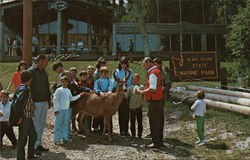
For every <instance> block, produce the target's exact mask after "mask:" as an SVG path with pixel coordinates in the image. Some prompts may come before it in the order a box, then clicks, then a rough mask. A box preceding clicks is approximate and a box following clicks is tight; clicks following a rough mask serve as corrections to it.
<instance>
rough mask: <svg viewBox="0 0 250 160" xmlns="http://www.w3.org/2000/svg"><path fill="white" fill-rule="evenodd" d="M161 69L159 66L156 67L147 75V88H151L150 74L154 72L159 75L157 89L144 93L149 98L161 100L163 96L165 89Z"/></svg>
mask: <svg viewBox="0 0 250 160" xmlns="http://www.w3.org/2000/svg"><path fill="white" fill-rule="evenodd" d="M160 72H161V71H160V70H159V69H158V68H154V69H152V70H151V71H149V73H148V76H147V82H146V89H147V88H149V76H150V74H154V75H155V76H156V77H157V86H156V91H154V92H150V93H146V94H144V97H145V98H146V99H147V100H161V99H162V97H163V91H162V89H163V88H162V83H161V74H160Z"/></svg>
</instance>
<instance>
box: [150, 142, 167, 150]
mask: <svg viewBox="0 0 250 160" xmlns="http://www.w3.org/2000/svg"><path fill="white" fill-rule="evenodd" d="M162 147H164V146H163V144H154V143H151V144H149V145H147V146H146V148H156V149H160V148H162Z"/></svg>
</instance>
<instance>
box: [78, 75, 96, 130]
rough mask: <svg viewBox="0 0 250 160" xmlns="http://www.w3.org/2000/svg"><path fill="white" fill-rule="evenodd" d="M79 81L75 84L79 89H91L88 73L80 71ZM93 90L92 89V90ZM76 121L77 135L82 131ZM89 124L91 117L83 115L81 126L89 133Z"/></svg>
mask: <svg viewBox="0 0 250 160" xmlns="http://www.w3.org/2000/svg"><path fill="white" fill-rule="evenodd" d="M79 76H80V78H81V79H80V81H79V82H77V84H78V85H79V86H81V87H84V88H85V89H86V88H88V89H91V88H92V86H91V82H90V81H89V80H88V73H87V72H86V71H81V72H80V74H79ZM92 89H93V88H92ZM78 117H81V116H80V115H79V116H78ZM77 121H78V127H79V129H80V132H79V133H82V131H83V128H80V122H79V119H77ZM91 122H92V117H91V116H88V115H85V116H84V119H83V124H84V126H85V128H86V129H87V130H89V131H91Z"/></svg>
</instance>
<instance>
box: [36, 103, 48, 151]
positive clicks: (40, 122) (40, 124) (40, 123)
mask: <svg viewBox="0 0 250 160" xmlns="http://www.w3.org/2000/svg"><path fill="white" fill-rule="evenodd" d="M47 111H48V102H47V101H44V102H35V110H34V119H33V121H34V125H35V129H36V133H37V140H36V144H35V148H36V147H38V146H39V145H41V144H42V135H43V130H44V128H45V125H46V117H47Z"/></svg>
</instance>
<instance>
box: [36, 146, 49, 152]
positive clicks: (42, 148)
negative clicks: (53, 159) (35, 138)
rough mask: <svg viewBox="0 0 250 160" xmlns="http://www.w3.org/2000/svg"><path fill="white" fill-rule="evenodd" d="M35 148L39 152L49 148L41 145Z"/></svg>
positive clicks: (46, 150)
mask: <svg viewBox="0 0 250 160" xmlns="http://www.w3.org/2000/svg"><path fill="white" fill-rule="evenodd" d="M36 149H37V150H40V151H41V152H48V151H49V149H48V148H44V147H43V146H42V145H40V146H38V147H36Z"/></svg>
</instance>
